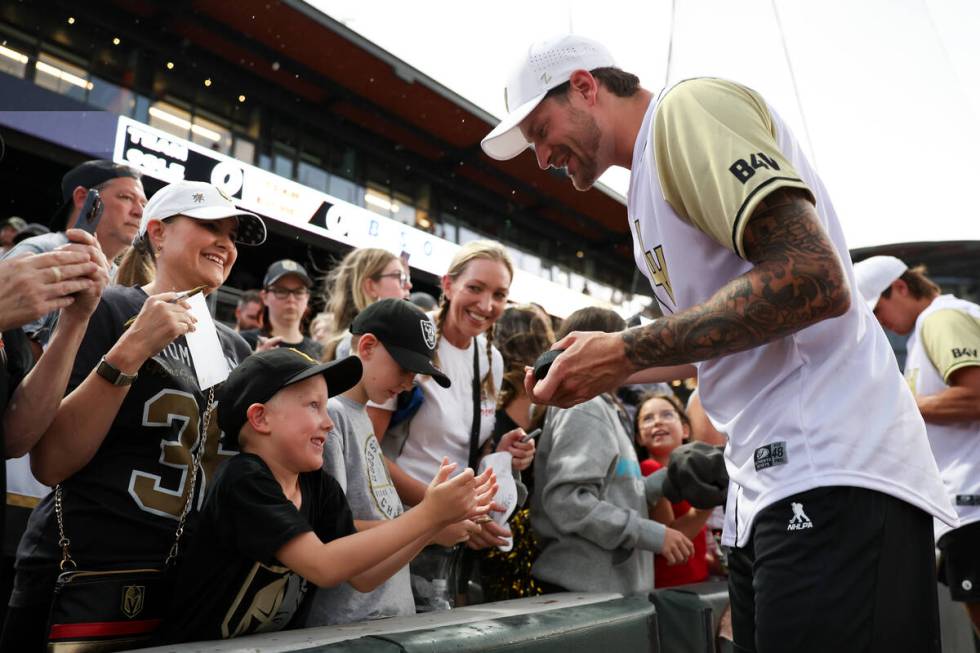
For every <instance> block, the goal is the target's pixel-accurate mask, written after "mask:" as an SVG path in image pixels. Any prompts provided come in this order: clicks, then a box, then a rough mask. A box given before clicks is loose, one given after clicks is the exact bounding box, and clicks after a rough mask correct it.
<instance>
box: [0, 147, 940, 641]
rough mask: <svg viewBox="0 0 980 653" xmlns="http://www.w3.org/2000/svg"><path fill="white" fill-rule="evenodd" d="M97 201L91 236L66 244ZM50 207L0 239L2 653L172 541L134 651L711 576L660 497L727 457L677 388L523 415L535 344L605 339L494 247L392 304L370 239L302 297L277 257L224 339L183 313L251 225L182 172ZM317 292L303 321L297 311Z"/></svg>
mask: <svg viewBox="0 0 980 653" xmlns="http://www.w3.org/2000/svg"><path fill="white" fill-rule="evenodd" d="M93 188H94V189H96V190H98V191H99V193H100V196H101V198H102V204H103V206H102V209H101V212H102V216H101V220H100V221H99V223H98V226H97V227H96V228H95V229H94V230H92V232H91V233H90V232H89V231H87V230H83V229H79V228H75V227H76V224H77V223H78V222H79V220H80V215H79V212H80V210H81V208H82V206H83V204H84V200H85V198H86V196H87V193H88V191H89V190H90V189H93ZM63 200H64V202H65V205H64V207H63V209H62V211H61V212H59V216H60V217H59V218H57V219H56V222H57V224H55V227H56V229H57V230H56V231H52V232H49V233H46V234H40V235H31V236H29V237H27V238H21V237H20V236H21V235H22V233H23V232H24V231H25V230H28V229H30V227H29V226H28V225H27V224H26V223H25V222H24V221H23V220H21V219H19V218H9V219H8V220H6V221H5V222H4V223H3V225H2V227H0V237H2V243H3V247H4V248H5V252H4V254H3V255H2V258H0V279H2V286H0V288H2V290H0V328H2V331H3V335H2V347H0V363H2V370H0V371H2V374H0V411H2V434H3V445H4V453H5V457H6V458H7V465H6V478H5V481H6V483H7V487H8V489H9V490H10V492H9V493H8V505H7V508H6V510H7V519H6V520H4V521H3V522H0V523H6V524H7V531H6V532H5V533H3V535H4V537H3V541H4V543H5V547H4V553H5V556H4V568H3V584H2V587H0V589H2V591H3V593H4V596H3V597H2V604H3V606H4V610H5V618H4V620H3V631H2V638H0V648H2V649H3V650H24V651H29V650H41V649H43V648H44V646H45V643H46V642H47V641H48V640H49V637H50V636H51V633H52V632H53V631H52V630H51V624H49V623H48V617H49V612H50V608H51V604H52V601H53V600H55V587H56V584H57V583H58V579H59V574H61V572H63V571H64V570H65V569H66V567H73V566H78V567H79V568H84V569H96V570H109V569H114V568H118V567H120V566H128V567H134V566H135V567H138V566H140V565H149V566H153V565H158V566H159V565H160V564H161V563H162V562H164V561H167V562H168V564H169V563H171V562H173V560H172V553H173V551H180V552H181V554H180V555H178V556H177V558H176V563H175V564H173V565H170V567H168V569H170V573H173V574H175V575H176V582H175V587H176V589H175V590H174V591H175V594H174V596H173V599H172V601H171V605H170V607H169V608H167V610H166V612H165V613H164V615H165V616H164V619H163V626H162V627H161V628H159V629H157V630H155V631H154V632H152V633H147V634H146V639H144V640H143V643H147V644H149V643H160V642H176V641H182V640H189V639H213V638H228V637H234V636H239V635H245V634H250V633H256V632H263V631H269V630H278V629H283V628H299V627H308V626H321V625H332V624H342V623H349V622H353V621H361V620H365V619H376V618H382V617H390V616H404V615H410V614H414V613H415V612H416V611H425V610H434V609H444V608H446V607H450V606H452V605H453V604H465V603H471V602H477V601H482V600H497V599H506V598H518V597H524V596H531V595H535V594H541V593H547V592H561V591H569V590H573V591H610V592H621V593H624V594H634V593H643V592H649V591H651V590H653V589H654V588H658V587H670V586H675V585H682V584H687V583H696V582H701V581H704V580H707V579H709V578H712V577H722V576H724V575H725V574H726V573H727V569H726V559H725V555H724V553H723V552H722V550H721V548H720V547H719V546H718V544H717V540H718V537H719V534H720V530H721V526H722V523H723V522H724V514H723V510H722V508H721V507H720V506H718V505H717V503H718V502H713V503H709V504H706V505H703V504H698V505H692V503H690V502H688V501H686V500H683V499H681V500H677V499H678V497H677V495H676V494H675V496H672V497H671V500H668V499H667V498H665V496H664V489H663V483H664V478H665V475H666V474H665V473H666V471H667V468H668V467H669V466H670V465H671V461H672V454H673V453H674V452H675V451H676V450H677V449H678V448H680V447H682V446H683V445H684V444H685V443H688V442H692V441H698V442H702V443H706V445H710V446H711V447H721V446H723V445H724V444H725V441H726V438H725V435H724V434H723V433H721V432H719V431H718V430H717V429H716V428H715V426H714V425H713V424H712V423H711V421H710V420H709V419H708V418H707V416H706V415H705V413H704V409H703V408H702V407H701V404H700V397H699V396H698V392H694V393H693V394H692V395H691V396H690V398H689V399H688V401H686V402H685V401H682V400H681V398H679V397H678V396H676V395H675V394H674V393H673V392H671V388H670V386H666V385H663V384H656V385H647V386H624V387H622V388H620V390H619V391H618V392H607V393H604V394H601V395H599V396H596V397H594V398H592V399H590V400H589V401H586V402H584V403H581V404H579V405H576V406H573V407H570V408H558V407H544V406H540V405H535V404H534V403H533V402H532V399H531V397H530V396H529V394H528V390H527V387H526V384H525V381H526V371H527V369H528V368H529V367H530V366H533V365H534V362H535V360H536V359H537V358H538V357H539V356H540V355H541V354H542V353H543V352H545V351H547V350H548V349H550V348H551V347H552V345H553V344H554V343H555V342H556V340H560V339H562V338H563V337H565V336H567V335H568V334H570V333H572V332H582V331H588V332H605V333H615V332H619V331H622V330H623V329H625V328H626V326H627V325H626V322H624V320H623V319H622V318H621V317H620V316H619V315H617V314H616V313H614V312H613V311H610V310H606V309H600V308H587V309H581V310H579V311H576V312H575V313H573V314H572V315H570V316H568V317H567V318H566V319H565V320H564V321H558V320H554V319H553V318H552V317H551V316H549V315H548V314H547V313H546V312H545V311H544V310H543V309H542V308H541V307H540V306H537V305H514V304H513V303H512V302H510V301H509V298H508V295H509V290H510V286H511V282H512V280H513V274H514V267H513V263H512V262H511V260H510V257H509V255H508V254H507V251H506V249H505V248H503V247H502V246H501V245H499V244H497V243H495V242H491V241H474V242H470V243H467V244H465V245H463V246H462V247H460V249H459V251H458V253H457V255H456V256H455V258H454V259H453V260H452V262H451V263H450V265H449V267H448V269H447V270H446V271H445V274H444V276H443V277H442V278H441V287H440V290H441V293H440V296H439V298H438V300H437V299H435V298H433V297H431V296H429V295H427V294H425V293H411V292H410V291H411V289H412V283H411V279H410V270H409V268H408V266H407V264H406V262H405V261H404V260H403V259H401V258H399V257H398V256H396V255H394V254H392V253H390V252H387V251H385V250H381V249H370V248H363V249H354V250H353V251H351V252H350V253H349V254H347V255H346V256H345V257H344V258H343V259H342V260H341V261H339V262H338V263H337V265H336V266H335V267H334V268H333V269H332V270H331V272H330V273H329V274H328V275H327V277H326V278H325V279H322V280H320V279H315V278H314V277H312V276H311V275H310V274H309V273H308V272H307V270H306V269H305V268H304V267H303V265H301V264H300V263H297V262H296V261H293V260H289V259H284V260H280V261H276V262H275V263H273V264H272V265H270V266H269V268H268V270H267V272H266V274H265V278H264V280H263V287H262V288H261V289H257V290H249V291H246V292H244V293H242V294H241V296H240V299H239V301H238V305H237V307H236V310H235V320H236V324H235V325H233V327H234V328H232V327H231V326H227V325H224V324H221V323H213V322H211V321H210V318H209V317H208V316H206V315H203V314H201V313H200V312H199V310H198V309H195V307H194V296H195V294H196V293H197V292H203V294H205V295H206V294H209V293H211V292H213V291H215V290H216V289H217V288H219V287H221V286H222V284H223V283H224V282H225V281H226V279H227V278H228V276H229V274H230V273H231V270H232V268H233V266H234V264H235V261H236V259H237V252H238V247H240V246H258V245H261V244H262V242H263V241H264V240H265V233H266V232H265V225H264V224H263V222H262V220H261V218H259V217H258V216H256V215H254V214H252V213H249V212H247V211H242V210H240V209H238V208H237V207H236V206H235V205H234V204H233V203H232V201H231V200H229V199H228V198H227V197H226V196H224V195H223V194H222V193H220V192H219V191H218V190H217V189H216V188H215V187H213V186H211V185H209V184H205V183H199V182H178V183H175V184H171V185H168V186H165V187H164V188H163V189H161V190H160V191H158V192H157V193H156V194H154V195H153V197H151V198H150V199H149V201H147V200H146V198H145V196H144V194H143V188H142V184H141V181H140V175H139V173H138V172H136V171H135V170H133V169H130V168H128V167H126V166H120V165H116V164H112V163H110V162H106V161H90V162H86V163H84V164H82V165H80V166H78V167H77V168H75V169H73V170H72V171H70V172H69V173H68V174H67V175H66V176H65V182H64V183H63ZM34 231H36V230H34ZM34 231H31V232H30V233H32V234H33V233H34ZM116 261H119V262H120V265H119V266H118V267H117V265H116ZM903 269H904V268H903ZM899 272H901V271H899ZM320 288H322V291H321V290H320ZM317 292H323V300H324V305H325V306H326V312H324V313H320V314H318V315H315V316H312V315H310V313H311V311H310V304H311V301H310V300H311V295H312V294H313V293H317ZM883 297H884V295H883ZM930 297H931V296H930ZM205 311H206V309H205ZM199 328H200V330H201V331H208V332H209V333H212V334H213V337H214V340H213V341H212V342H214V343H216V345H217V346H218V347H219V348H220V353H219V354H218V355H217V362H215V361H214V360H213V359H208V360H209V362H208V363H207V365H217V366H218V367H221V366H222V364H223V365H224V366H226V367H227V370H226V374H225V375H223V376H221V377H220V378H219V379H218V383H217V384H215V383H214V382H210V383H208V384H206V385H205V384H204V383H203V381H202V379H203V378H204V377H205V376H207V374H206V373H205V372H208V371H207V370H202V369H201V368H202V367H203V365H204V364H203V363H202V362H201V360H197V359H195V356H199V355H200V354H195V353H194V347H192V345H191V341H192V340H193V339H194V338H195V337H197V335H196V333H197V332H198V331H199ZM952 364H953V363H951V365H952ZM491 454H502V455H504V456H505V460H507V461H508V462H507V466H506V467H505V468H501V467H499V466H498V467H494V466H492V465H491V464H488V463H489V461H490V460H491V459H492V457H491V458H488V456H491ZM719 455H720V453H719ZM498 458H499V456H498ZM481 463H483V464H481ZM484 468H485V469H484ZM464 470H465V471H464ZM480 472H482V473H480ZM505 487H506V488H510V489H511V490H512V492H513V497H514V501H513V503H512V504H511V505H504V504H503V502H504V499H502V498H501V496H503V495H504V494H507V493H506V492H504V491H503V490H502V488H505ZM50 488H56V491H53V492H52V491H51V490H50ZM498 493H500V496H498ZM504 511H506V513H505V514H509V515H510V517H509V519H502V518H498V519H495V518H494V515H495V514H497V513H504ZM16 515H20V517H21V519H20V520H19V521H18V519H12V517H14V516H16ZM185 518H186V524H185V521H184V520H185ZM178 525H180V527H178ZM175 538H176V541H177V542H178V543H179V544H180V547H176V546H175ZM181 538H183V540H181ZM15 550H16V554H15V553H14V551H15ZM219 561H220V562H221V563H222V564H218V562H219ZM225 563H226V564H225ZM259 572H261V573H259ZM314 586H317V587H319V588H320V589H319V590H318V591H317V589H316V587H314ZM205 588H218V589H217V590H216V591H214V592H211V593H210V594H208V593H206V592H205V591H204V589H205Z"/></svg>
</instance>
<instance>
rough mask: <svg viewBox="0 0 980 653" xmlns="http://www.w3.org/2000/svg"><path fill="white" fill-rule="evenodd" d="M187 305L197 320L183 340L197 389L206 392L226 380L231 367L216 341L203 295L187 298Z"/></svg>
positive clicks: (214, 329) (216, 332)
mask: <svg viewBox="0 0 980 653" xmlns="http://www.w3.org/2000/svg"><path fill="white" fill-rule="evenodd" d="M187 303H188V304H190V305H191V310H190V313H191V315H193V316H194V317H195V318H197V324H195V325H194V326H195V327H196V328H195V330H194V331H190V332H188V333H187V335H185V336H184V339H185V340H187V348H188V349H190V351H191V360H192V361H194V372H195V373H196V374H197V384H198V387H199V388H201V390H207V389H208V388H210V387H211V386H213V385H217V384H218V383H221V382H222V381H224V380H225V379H227V378H228V375H229V374H230V373H231V367H230V366H229V365H228V360H227V359H226V358H225V352H224V350H223V349H222V348H221V341H219V340H218V330H217V328H216V327H215V326H214V320H213V319H211V311H209V310H208V303H207V300H206V299H205V298H204V293H198V294H196V295H194V296H193V297H189V298H188V299H187Z"/></svg>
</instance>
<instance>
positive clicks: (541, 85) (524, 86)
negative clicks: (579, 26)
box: [480, 34, 616, 161]
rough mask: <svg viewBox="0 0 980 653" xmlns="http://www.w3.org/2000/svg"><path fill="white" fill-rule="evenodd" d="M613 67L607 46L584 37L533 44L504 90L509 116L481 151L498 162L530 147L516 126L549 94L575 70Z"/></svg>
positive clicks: (495, 130) (482, 143) (563, 38)
mask: <svg viewBox="0 0 980 653" xmlns="http://www.w3.org/2000/svg"><path fill="white" fill-rule="evenodd" d="M615 65H616V62H615V61H614V60H613V57H612V55H611V54H609V50H607V49H606V46H604V45H602V44H601V43H599V42H597V41H593V40H592V39H588V38H585V37H584V36H578V35H576V34H568V35H566V36H560V37H558V38H554V39H549V40H547V41H539V42H537V43H534V44H532V45H531V47H529V48H528V49H527V53H526V54H525V55H524V57H523V58H522V59H521V62H520V64H519V65H518V66H517V69H516V70H515V71H514V73H513V74H512V75H511V77H510V81H509V82H507V86H505V87H504V104H505V106H506V107H507V112H508V113H507V115H506V116H505V117H504V119H503V120H502V121H501V122H500V124H499V125H497V126H496V127H495V128H494V130H493V131H491V132H490V133H489V134H487V135H486V136H485V137H484V138H483V140H482V141H481V142H480V146H481V147H482V148H483V151H484V152H486V153H487V156H489V157H490V158H493V159H497V160H498V161H506V160H507V159H513V158H514V157H515V156H517V155H518V154H520V153H521V152H523V151H524V150H525V149H527V146H528V145H529V143H528V142H527V141H526V140H525V139H524V135H523V134H521V130H520V129H518V127H517V126H518V125H519V124H520V122H521V121H522V120H524V119H525V118H527V116H528V114H530V113H531V112H532V111H534V107H536V106H538V104H539V103H540V102H541V100H543V99H544V96H545V95H547V93H548V91H550V90H551V89H553V88H555V87H556V86H561V85H562V84H564V83H565V82H567V81H568V80H569V79H571V77H572V73H574V72H575V71H576V70H595V69H596V68H606V67H610V66H615Z"/></svg>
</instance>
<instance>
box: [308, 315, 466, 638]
mask: <svg viewBox="0 0 980 653" xmlns="http://www.w3.org/2000/svg"><path fill="white" fill-rule="evenodd" d="M351 334H352V339H351V352H352V353H355V354H357V356H358V357H359V358H360V359H361V363H362V364H363V366H364V374H363V376H362V377H361V380H360V381H359V382H358V383H357V385H355V386H354V387H352V388H351V389H350V390H348V391H347V392H345V393H343V394H342V395H340V396H337V397H331V398H330V400H329V402H328V404H327V409H328V411H329V413H330V418H331V419H332V420H333V422H334V429H333V431H332V432H331V433H330V435H329V437H328V438H327V442H326V445H325V446H324V449H323V458H324V469H325V470H326V471H327V472H328V473H329V474H330V475H331V476H333V477H334V478H336V479H337V482H338V483H339V484H340V486H341V487H342V488H343V490H344V493H345V494H346V495H347V501H348V503H349V504H350V507H351V511H352V513H353V515H354V525H355V526H356V527H357V530H364V529H366V528H371V527H372V526H374V525H377V524H379V523H381V522H383V521H384V520H388V519H394V518H395V517H397V516H398V515H400V514H401V513H402V503H401V500H400V499H399V498H398V493H397V492H396V491H395V485H394V483H392V481H391V476H390V475H389V473H388V467H387V465H386V463H385V459H384V456H383V455H382V453H381V445H380V444H379V442H378V439H377V438H376V437H375V436H374V428H373V427H372V425H371V420H370V419H369V418H368V415H367V411H366V407H365V406H366V404H367V402H368V400H371V401H373V402H376V403H384V402H385V401H387V400H388V399H389V398H390V397H393V396H395V395H396V394H398V392H400V391H402V390H409V389H411V387H412V381H413V380H414V378H415V375H416V374H426V375H429V376H431V377H432V378H433V379H434V380H435V381H436V382H437V383H438V384H439V385H441V386H443V387H448V386H449V379H448V378H447V377H446V375H445V374H443V373H442V372H441V371H440V370H439V369H438V368H436V367H435V365H433V364H432V356H433V355H434V352H435V327H434V325H433V324H432V321H431V320H430V319H429V317H428V316H427V315H426V314H425V313H423V312H422V310H421V309H419V308H418V307H416V306H414V305H413V304H411V303H409V302H407V301H405V300H401V299H383V300H381V301H378V302H375V303H374V304H372V305H370V306H369V307H367V308H366V309H364V310H363V311H362V312H361V313H360V314H358V316H357V318H356V319H355V320H354V323H353V324H352V325H351ZM410 614H415V602H414V600H413V598H412V588H411V585H410V582H409V574H408V567H407V566H406V567H404V568H403V569H401V570H400V571H399V572H397V573H396V574H395V575H394V576H392V577H391V578H390V579H388V580H387V581H386V582H385V583H384V584H382V585H381V586H380V587H378V588H377V589H375V590H374V591H373V592H368V593H361V592H358V591H357V590H355V589H354V588H353V587H352V586H351V585H350V584H349V583H343V584H341V585H338V586H337V587H332V588H329V589H320V590H318V591H317V595H316V598H315V599H314V602H313V607H312V609H311V610H310V614H309V617H308V619H307V626H322V625H333V624H345V623H351V622H354V621H363V620H366V619H379V618H382V617H394V616H401V615H410Z"/></svg>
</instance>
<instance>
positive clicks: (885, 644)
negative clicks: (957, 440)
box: [728, 487, 941, 653]
mask: <svg viewBox="0 0 980 653" xmlns="http://www.w3.org/2000/svg"><path fill="white" fill-rule="evenodd" d="M728 561H729V593H730V595H731V602H732V629H733V632H734V636H735V642H734V644H735V650H736V651H739V652H740V653H746V652H753V653H775V652H785V651H792V652H793V653H808V652H811V651H812V652H814V653H816V652H819V653H827V652H828V651H833V652H838V653H843V652H845V651H846V652H847V653H852V652H854V653H858V652H860V653H886V652H887V653H905V652H907V653H939V652H940V650H941V647H940V636H939V608H938V601H937V597H936V595H937V586H936V576H935V548H934V543H933V532H932V517H931V516H930V515H928V514H926V513H925V512H923V511H922V510H919V509H918V508H915V507H914V506H912V505H910V504H908V503H905V502H904V501H901V500H899V499H896V498H894V497H891V496H889V495H887V494H882V493H880V492H875V491H873V490H866V489H862V488H853V487H825V488H817V489H814V490H810V491H807V492H802V493H800V494H797V495H794V496H792V497H787V498H786V499H783V500H782V501H779V502H777V503H774V504H772V505H770V506H767V507H766V508H764V509H763V510H762V511H760V512H759V513H758V514H757V515H756V518H755V521H754V524H753V527H752V535H751V538H750V540H749V542H748V544H747V545H746V546H745V547H741V548H732V549H730V550H729V558H728Z"/></svg>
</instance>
